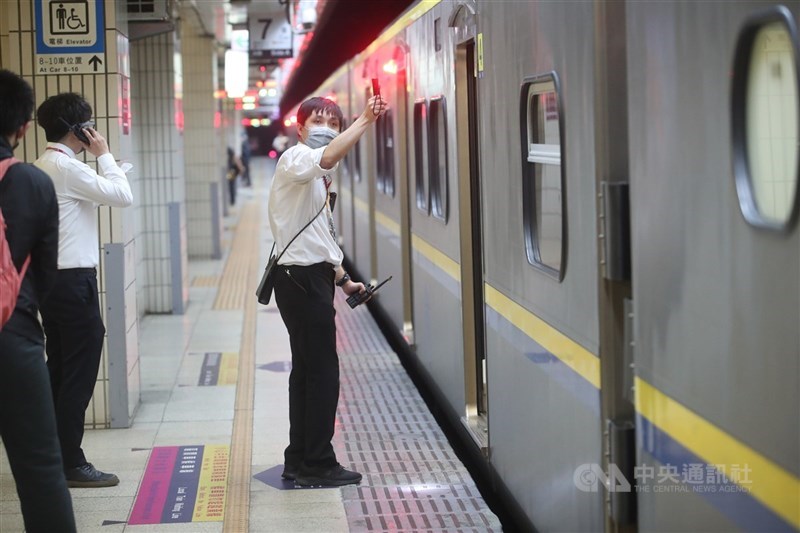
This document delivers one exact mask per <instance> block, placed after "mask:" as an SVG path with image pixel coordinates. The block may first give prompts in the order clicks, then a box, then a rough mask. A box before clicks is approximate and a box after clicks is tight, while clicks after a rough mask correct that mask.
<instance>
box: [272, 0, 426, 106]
mask: <svg viewBox="0 0 800 533" xmlns="http://www.w3.org/2000/svg"><path fill="white" fill-rule="evenodd" d="M413 1H414V0H328V1H327V2H326V3H325V5H324V6H323V7H322V11H321V12H320V14H319V17H318V19H317V24H316V26H315V28H314V35H313V37H312V39H311V40H310V41H309V43H308V46H307V47H306V49H305V50H303V51H302V52H301V53H300V55H299V56H297V58H296V61H295V65H294V69H293V71H292V73H291V76H290V78H289V81H288V83H287V84H286V87H285V88H284V91H283V96H282V97H281V102H280V114H281V117H283V116H285V115H286V114H287V113H288V112H289V111H291V110H292V108H294V107H295V106H296V105H297V104H299V103H300V102H301V101H302V100H303V99H305V98H306V97H308V96H311V92H312V91H314V90H315V89H316V88H317V87H319V85H320V84H321V83H322V82H323V81H325V80H326V79H327V78H328V76H330V75H331V74H332V73H333V72H334V71H336V69H338V68H339V67H340V66H342V65H343V64H344V63H345V62H346V61H347V60H349V59H350V58H352V57H353V56H355V55H356V54H358V53H359V52H361V51H362V50H364V49H365V48H366V47H367V46H368V45H369V44H370V43H371V42H372V41H373V40H375V38H376V37H377V36H378V35H380V33H381V32H382V31H383V30H384V28H386V26H388V25H389V24H390V23H391V22H392V21H393V20H394V19H395V18H397V17H398V16H399V15H400V14H401V13H402V12H403V11H404V10H405V9H406V8H407V7H408V6H409V5H411V4H412V3H413Z"/></svg>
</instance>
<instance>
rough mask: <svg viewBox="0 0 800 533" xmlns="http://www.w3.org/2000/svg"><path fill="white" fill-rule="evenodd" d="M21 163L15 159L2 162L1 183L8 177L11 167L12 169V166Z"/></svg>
mask: <svg viewBox="0 0 800 533" xmlns="http://www.w3.org/2000/svg"><path fill="white" fill-rule="evenodd" d="M20 162H21V161H20V160H19V159H15V158H13V157H8V158H6V159H3V160H2V161H0V181H2V180H3V178H5V177H6V172H8V169H9V167H11V165H16V164H17V163H20Z"/></svg>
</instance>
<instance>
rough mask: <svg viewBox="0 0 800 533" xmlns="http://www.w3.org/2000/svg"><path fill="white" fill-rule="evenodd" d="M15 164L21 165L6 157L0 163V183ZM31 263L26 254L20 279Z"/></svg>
mask: <svg viewBox="0 0 800 533" xmlns="http://www.w3.org/2000/svg"><path fill="white" fill-rule="evenodd" d="M17 163H21V161H20V160H19V159H15V158H14V157H8V158H6V159H3V160H2V161H0V181H3V178H5V177H6V173H7V172H8V169H10V168H11V165H16V164H17ZM30 263H31V254H28V257H27V258H25V263H23V265H22V270H20V271H19V277H20V279H22V278H24V277H25V272H27V270H28V265H29V264H30Z"/></svg>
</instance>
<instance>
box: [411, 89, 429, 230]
mask: <svg viewBox="0 0 800 533" xmlns="http://www.w3.org/2000/svg"><path fill="white" fill-rule="evenodd" d="M427 149H428V104H427V103H426V102H425V101H424V100H423V101H421V102H416V103H415V104H414V181H415V183H416V188H417V208H419V209H420V210H421V211H423V212H424V213H426V214H429V213H430V211H429V209H430V208H429V203H428V150H427Z"/></svg>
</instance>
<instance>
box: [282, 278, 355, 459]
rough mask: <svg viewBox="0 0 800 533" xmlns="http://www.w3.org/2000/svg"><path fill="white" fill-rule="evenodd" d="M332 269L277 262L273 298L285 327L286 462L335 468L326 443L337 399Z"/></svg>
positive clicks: (337, 379) (329, 448) (328, 444)
mask: <svg viewBox="0 0 800 533" xmlns="http://www.w3.org/2000/svg"><path fill="white" fill-rule="evenodd" d="M333 278H334V271H333V267H332V266H331V265H330V264H328V263H318V264H316V265H311V266H286V265H280V266H278V270H277V272H276V276H275V301H276V303H277V304H278V309H279V310H280V313H281V318H283V323H284V324H286V329H287V330H288V331H289V342H290V344H291V348H292V372H291V374H290V375H289V446H288V447H287V448H286V451H285V452H284V459H285V461H286V464H287V465H292V466H296V467H299V466H300V465H301V464H302V463H305V465H306V466H310V467H327V466H335V465H336V464H337V462H336V454H335V453H334V451H333V446H332V445H331V439H332V438H333V431H334V426H335V424H336V406H337V404H338V403H339V356H338V355H337V353H336V322H335V320H334V319H335V316H336V310H335V309H334V308H333V290H334V285H333Z"/></svg>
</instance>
